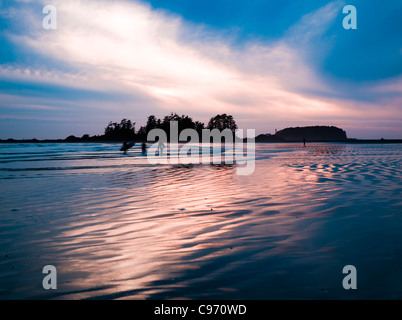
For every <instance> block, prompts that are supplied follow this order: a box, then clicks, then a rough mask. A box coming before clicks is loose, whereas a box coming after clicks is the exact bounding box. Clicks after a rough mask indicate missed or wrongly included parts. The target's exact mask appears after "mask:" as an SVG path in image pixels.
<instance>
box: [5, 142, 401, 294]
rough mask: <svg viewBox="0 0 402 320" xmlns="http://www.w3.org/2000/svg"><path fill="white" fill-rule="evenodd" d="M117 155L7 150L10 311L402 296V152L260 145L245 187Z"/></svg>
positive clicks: (104, 150) (105, 147)
mask: <svg viewBox="0 0 402 320" xmlns="http://www.w3.org/2000/svg"><path fill="white" fill-rule="evenodd" d="M120 146H121V145H119V144H113V143H109V144H107V143H104V144H102V143H60V144H58V143H43V144H41V143H36V144H22V143H21V144H17V143H16V144H0V185H1V190H2V193H1V194H0V199H1V208H0V299H401V298H402V237H401V232H400V230H401V228H402V170H401V168H402V145H401V144H384V145H383V144H342V143H308V144H307V145H306V147H303V145H302V144H300V143H283V144H282V143H273V144H263V143H261V144H256V153H255V156H256V160H255V171H254V173H253V174H252V175H249V176H247V175H246V176H240V175H237V174H236V167H237V166H238V165H236V164H233V165H224V164H222V165H210V164H200V165H151V164H149V163H148V161H147V158H146V157H145V156H143V155H141V146H140V145H135V146H134V148H132V149H130V150H129V151H128V153H127V155H123V154H122V153H121V152H119V148H120ZM46 265H53V266H55V267H56V268H57V290H44V288H43V287H42V280H43V278H44V276H45V275H44V274H43V273H42V269H43V267H44V266H46ZM346 265H353V266H355V267H356V269H357V274H358V276H357V279H358V280H357V286H358V287H357V290H345V289H344V288H343V286H342V280H343V278H344V277H345V274H342V269H343V267H344V266H346Z"/></svg>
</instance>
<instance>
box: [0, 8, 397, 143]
mask: <svg viewBox="0 0 402 320" xmlns="http://www.w3.org/2000/svg"><path fill="white" fill-rule="evenodd" d="M46 5H53V6H54V7H55V8H56V10H57V29H50V30H47V29H45V28H44V27H43V20H44V19H45V17H46V16H47V14H44V13H43V8H44V7H45V6H46ZM346 5H353V6H355V7H356V12H357V29H345V28H344V27H343V20H344V18H345V17H346V16H347V14H344V13H343V12H342V10H343V8H344V6H346ZM401 16H402V2H401V1H394V0H381V1H379V0H353V1H350V2H349V1H348V0H345V1H344V0H335V1H322V0H321V1H319V0H311V1H305V0H282V1H273V0H272V1H271V0H264V1H263V0H248V1H243V0H230V1H229V0H214V1H210V0H202V1H201V0H191V1H189V0H149V1H145V0H141V1H137V0H117V1H112V0H85V1H83V0H81V1H80V0H35V1H33V0H1V2H0V139H7V138H15V139H24V138H27V139H28V138H29V139H31V138H37V139H45V138H50V139H58V138H65V137H67V136H69V135H71V134H73V135H76V136H79V137H80V136H82V135H84V134H90V135H95V134H103V130H104V128H105V127H106V126H107V124H108V123H109V121H114V122H119V121H120V120H121V119H123V118H128V119H131V120H132V121H133V122H136V129H137V130H138V129H139V127H140V126H141V125H144V124H145V122H146V118H147V117H148V116H149V115H151V114H154V115H155V116H157V117H163V116H165V115H167V114H169V113H170V112H177V113H178V114H185V115H189V116H191V117H193V119H194V120H199V121H203V122H205V123H207V122H208V120H209V119H210V118H211V117H213V116H215V115H216V114H221V113H227V114H231V115H233V117H234V118H235V120H236V122H237V123H238V125H239V127H240V128H242V129H256V132H257V134H260V133H273V132H275V129H278V130H280V129H283V128H286V127H292V126H307V125H334V126H338V127H341V128H343V129H344V130H345V131H346V132H347V134H348V137H351V138H363V139H364V138H366V139H370V138H375V139H378V138H402V37H401V34H402V19H401V18H400V17H401Z"/></svg>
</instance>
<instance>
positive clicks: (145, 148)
mask: <svg viewBox="0 0 402 320" xmlns="http://www.w3.org/2000/svg"><path fill="white" fill-rule="evenodd" d="M141 149H142V153H143V154H145V153H146V152H147V145H146V144H145V142H143V143H142V145H141Z"/></svg>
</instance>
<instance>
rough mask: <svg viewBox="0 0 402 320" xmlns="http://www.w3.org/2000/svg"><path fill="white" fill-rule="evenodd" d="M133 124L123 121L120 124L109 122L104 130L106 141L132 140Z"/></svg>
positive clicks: (133, 137)
mask: <svg viewBox="0 0 402 320" xmlns="http://www.w3.org/2000/svg"><path fill="white" fill-rule="evenodd" d="M134 126H135V122H134V123H132V122H131V120H127V119H123V120H121V122H120V123H117V122H109V125H108V126H107V127H106V128H105V136H104V137H105V139H106V140H134V139H135V127H134Z"/></svg>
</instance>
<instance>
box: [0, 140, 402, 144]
mask: <svg viewBox="0 0 402 320" xmlns="http://www.w3.org/2000/svg"><path fill="white" fill-rule="evenodd" d="M123 142H124V141H123V140H115V141H111V140H76V141H68V140H66V139H45V140H37V139H22V140H14V139H8V140H1V139H0V143H10V144H13V143H123ZM143 142H146V143H155V141H135V143H136V144H141V143H143ZM244 142H246V141H244ZM255 142H256V143H303V141H300V140H299V141H258V140H257V141H255ZM180 143H184V141H183V142H180ZM309 143H350V144H385V143H386V144H389V143H402V139H377V140H376V139H348V140H340V141H323V140H321V141H319V140H317V141H306V144H309Z"/></svg>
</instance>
